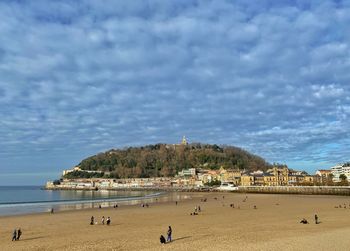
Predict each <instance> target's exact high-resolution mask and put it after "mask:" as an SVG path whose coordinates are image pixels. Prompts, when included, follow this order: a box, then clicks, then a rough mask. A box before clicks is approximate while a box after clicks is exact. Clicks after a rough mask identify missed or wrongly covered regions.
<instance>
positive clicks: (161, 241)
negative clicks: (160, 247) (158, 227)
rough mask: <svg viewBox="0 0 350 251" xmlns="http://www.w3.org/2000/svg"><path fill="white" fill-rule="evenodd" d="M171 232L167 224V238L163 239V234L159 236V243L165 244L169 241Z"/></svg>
mask: <svg viewBox="0 0 350 251" xmlns="http://www.w3.org/2000/svg"><path fill="white" fill-rule="evenodd" d="M172 233H173V230H172V229H171V226H169V228H168V231H167V239H166V240H165V237H164V236H163V235H161V236H160V238H159V240H160V243H161V244H165V243H167V242H171V241H172V239H171V235H172Z"/></svg>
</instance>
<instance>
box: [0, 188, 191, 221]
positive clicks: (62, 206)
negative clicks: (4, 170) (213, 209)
mask: <svg viewBox="0 0 350 251" xmlns="http://www.w3.org/2000/svg"><path fill="white" fill-rule="evenodd" d="M174 196H176V200H179V201H180V200H182V201H183V200H186V199H188V198H187V196H186V195H185V194H178V193H176V192H165V191H162V192H159V193H154V194H147V195H144V196H137V197H126V198H111V199H108V198H105V199H96V200H87V201H81V202H76V201H72V202H71V203H65V202H62V203H60V202H59V203H58V204H54V203H50V202H47V205H46V210H41V211H28V212H20V213H12V214H8V213H7V214H6V213H4V214H0V218H3V217H15V216H26V215H40V214H43V215H46V214H51V212H50V208H54V214H59V213H63V212H74V211H85V210H95V209H100V208H99V206H100V205H101V207H102V208H101V209H108V208H112V209H115V208H114V207H113V206H114V205H118V209H119V207H130V206H137V205H139V204H141V203H148V204H154V203H157V202H158V203H164V202H171V201H175V198H174ZM24 204H25V203H24ZM28 204H29V203H28ZM37 204H40V203H34V205H35V206H36V205H37ZM52 205H54V206H52ZM11 206H18V205H16V204H13V205H10V206H9V207H11ZM20 206H25V205H20ZM49 206H50V208H49ZM51 206H52V207H51Z"/></svg>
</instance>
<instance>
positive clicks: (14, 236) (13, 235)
mask: <svg viewBox="0 0 350 251" xmlns="http://www.w3.org/2000/svg"><path fill="white" fill-rule="evenodd" d="M15 240H17V229H15V230H13V234H12V241H15Z"/></svg>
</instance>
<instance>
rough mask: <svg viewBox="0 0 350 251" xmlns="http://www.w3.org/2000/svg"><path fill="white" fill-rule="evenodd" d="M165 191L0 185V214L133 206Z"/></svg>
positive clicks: (153, 198) (150, 199) (154, 198)
mask: <svg viewBox="0 0 350 251" xmlns="http://www.w3.org/2000/svg"><path fill="white" fill-rule="evenodd" d="M163 194H164V193H160V192H154V191H102V190H99V191H74V190H43V189H42V187H40V186H18V187H15V186H0V215H16V214H28V213H40V212H50V210H51V208H53V209H54V210H55V211H62V210H74V209H84V208H94V207H98V206H100V205H101V206H102V207H107V206H108V207H110V206H113V205H114V204H118V205H119V204H120V203H122V204H128V205H133V204H137V203H140V202H141V201H144V200H147V201H152V200H158V199H156V197H159V196H161V195H163Z"/></svg>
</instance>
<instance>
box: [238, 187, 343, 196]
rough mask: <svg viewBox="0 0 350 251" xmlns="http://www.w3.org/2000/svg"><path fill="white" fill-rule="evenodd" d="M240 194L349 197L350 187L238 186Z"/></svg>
mask: <svg viewBox="0 0 350 251" xmlns="http://www.w3.org/2000/svg"><path fill="white" fill-rule="evenodd" d="M238 192H241V193H274V194H315V195H317V194H319V195H346V196H349V195H350V186H240V187H239V189H238Z"/></svg>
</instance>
